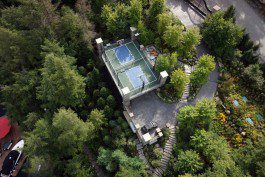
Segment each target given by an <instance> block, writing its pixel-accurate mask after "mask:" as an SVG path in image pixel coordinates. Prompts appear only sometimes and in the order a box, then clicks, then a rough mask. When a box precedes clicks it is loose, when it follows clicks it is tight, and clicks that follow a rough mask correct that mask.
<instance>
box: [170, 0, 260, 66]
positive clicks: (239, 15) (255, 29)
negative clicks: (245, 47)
mask: <svg viewBox="0 0 265 177" xmlns="http://www.w3.org/2000/svg"><path fill="white" fill-rule="evenodd" d="M206 2H207V4H208V6H209V7H213V6H214V5H218V6H220V7H221V9H223V10H225V9H227V8H228V7H229V6H231V5H234V6H235V7H236V22H237V23H238V24H239V25H241V26H242V27H244V28H246V31H247V32H248V33H249V34H250V37H251V39H252V40H254V41H255V42H257V43H260V44H261V45H262V46H261V48H260V53H261V60H262V61H263V62H265V19H263V18H262V17H261V15H260V14H259V12H258V11H257V10H255V9H253V7H251V6H250V5H249V4H248V2H246V0H206ZM167 6H168V7H169V9H170V10H171V11H172V13H173V14H174V15H176V16H177V17H178V18H179V19H180V21H181V22H182V23H183V24H184V25H185V26H186V27H187V28H189V27H192V26H194V25H200V24H201V23H202V22H203V18H202V17H201V16H200V14H198V13H197V12H196V11H195V10H194V9H193V8H192V7H191V6H190V5H189V4H187V3H186V2H185V1H184V0H167Z"/></svg>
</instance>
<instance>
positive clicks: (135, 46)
mask: <svg viewBox="0 0 265 177" xmlns="http://www.w3.org/2000/svg"><path fill="white" fill-rule="evenodd" d="M132 43H133V44H134V42H132ZM127 44H129V43H127ZM127 44H125V45H126V47H127ZM134 46H135V44H134ZM135 47H136V46H135ZM127 48H128V50H129V51H130V49H129V47H127ZM136 49H137V47H136ZM137 50H138V49H137ZM138 52H139V50H138ZM130 53H131V51H130ZM131 55H132V53H131ZM140 55H141V53H140ZM132 56H133V55H132ZM133 57H134V56H133ZM141 59H143V56H142V55H141V58H140V59H138V60H141Z"/></svg>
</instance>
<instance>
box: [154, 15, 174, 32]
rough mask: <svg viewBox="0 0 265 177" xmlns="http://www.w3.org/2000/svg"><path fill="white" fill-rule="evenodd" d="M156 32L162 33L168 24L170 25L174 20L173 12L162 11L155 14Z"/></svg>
mask: <svg viewBox="0 0 265 177" xmlns="http://www.w3.org/2000/svg"><path fill="white" fill-rule="evenodd" d="M157 19H158V21H157V32H158V34H160V35H163V34H164V33H165V31H166V30H167V27H168V26H172V24H173V22H174V16H173V14H170V13H168V12H164V13H162V14H159V15H158V16H157Z"/></svg>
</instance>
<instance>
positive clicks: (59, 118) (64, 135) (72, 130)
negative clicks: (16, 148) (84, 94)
mask: <svg viewBox="0 0 265 177" xmlns="http://www.w3.org/2000/svg"><path fill="white" fill-rule="evenodd" d="M104 121H105V119H104V117H103V115H102V113H100V112H99V111H97V110H94V111H92V112H91V114H90V118H89V120H88V121H87V122H83V121H82V120H81V119H79V118H78V116H77V114H76V113H75V112H74V111H72V110H70V109H59V110H58V112H56V113H55V114H54V115H53V117H52V120H51V122H50V121H48V120H46V119H39V120H38V121H37V122H36V124H35V128H34V129H33V130H32V131H31V132H27V133H26V136H25V141H26V142H27V144H26V147H25V153H27V155H29V156H30V157H32V158H33V160H34V159H36V160H38V161H40V162H41V161H42V159H43V158H44V157H45V159H47V160H46V161H48V160H49V159H50V163H49V164H45V165H44V166H48V167H47V168H50V169H49V171H53V170H55V169H56V168H58V166H59V165H60V163H59V161H60V159H62V158H64V159H65V158H67V159H69V157H71V156H75V155H76V154H77V153H79V152H80V151H83V146H84V142H85V141H87V140H88V139H91V137H93V136H95V135H94V134H95V133H96V131H97V130H98V129H100V127H101V126H102V124H104ZM54 137H56V138H54ZM69 160H70V161H69V164H71V165H70V166H72V165H74V166H79V165H80V163H82V162H80V163H79V162H77V161H78V159H75V158H74V159H69ZM34 165H36V164H35V163H33V164H32V165H31V166H30V168H33V167H34ZM82 166H83V165H82ZM84 166H85V164H84ZM44 168H45V167H44ZM69 168H70V167H69ZM80 168H81V167H80ZM32 170H33V169H32ZM76 170H77V173H78V174H83V173H84V171H82V169H76ZM85 172H87V170H86V171H85ZM56 173H57V172H56V171H53V174H56ZM66 173H70V172H69V171H67V172H66Z"/></svg>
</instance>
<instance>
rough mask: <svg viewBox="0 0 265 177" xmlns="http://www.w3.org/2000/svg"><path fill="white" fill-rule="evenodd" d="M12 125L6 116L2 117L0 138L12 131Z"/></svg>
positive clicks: (0, 120) (0, 118)
mask: <svg viewBox="0 0 265 177" xmlns="http://www.w3.org/2000/svg"><path fill="white" fill-rule="evenodd" d="M10 128H11V126H10V125H9V120H8V118H6V117H0V139H2V138H4V137H5V136H6V135H7V134H8V132H9V131H10Z"/></svg>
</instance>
